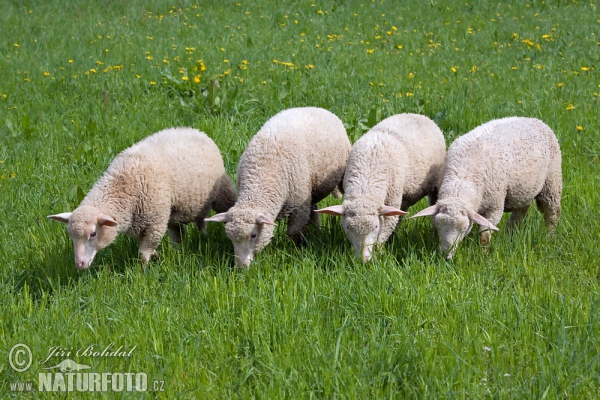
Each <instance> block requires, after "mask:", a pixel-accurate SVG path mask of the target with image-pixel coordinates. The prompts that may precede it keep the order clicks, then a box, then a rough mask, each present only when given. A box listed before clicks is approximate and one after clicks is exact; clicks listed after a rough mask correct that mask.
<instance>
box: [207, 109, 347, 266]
mask: <svg viewBox="0 0 600 400" xmlns="http://www.w3.org/2000/svg"><path fill="white" fill-rule="evenodd" d="M350 147H351V145H350V140H349V139H348V135H347V134H346V130H345V129H344V125H343V124H342V121H340V119H339V118H338V117H336V116H335V115H333V114H332V113H331V112H329V111H327V110H324V109H321V108H315V107H306V108H291V109H288V110H285V111H282V112H280V113H279V114H277V115H275V116H274V117H272V118H271V119H269V120H268V121H267V122H266V123H265V124H264V126H263V127H262V128H261V129H260V131H258V133H257V134H256V135H255V136H254V137H253V138H252V140H250V143H248V147H247V148H246V150H245V151H244V154H242V157H241V159H240V163H239V166H238V192H239V196H238V201H237V203H236V204H235V206H233V207H232V208H231V209H230V210H229V211H228V212H226V213H221V214H217V215H215V216H213V217H212V218H207V219H206V221H214V222H226V224H225V231H226V232H227V236H229V238H230V239H231V241H232V242H233V247H234V251H235V256H236V263H237V265H238V266H239V267H240V268H246V267H248V266H249V265H250V262H251V261H252V260H253V258H254V256H255V255H256V253H257V252H258V251H260V250H261V249H263V248H264V247H265V246H266V245H267V244H269V242H270V241H271V238H272V237H273V232H274V230H275V223H274V222H273V221H274V220H275V219H282V218H284V217H288V227H287V233H288V235H289V236H291V237H292V239H294V241H295V242H296V243H298V242H299V241H300V240H301V239H302V230H303V228H304V227H305V226H306V224H307V222H308V221H309V219H312V220H313V221H315V222H317V223H318V215H317V214H315V213H314V209H315V205H316V203H317V202H319V201H320V200H322V199H323V198H325V197H326V196H327V195H328V194H330V193H332V192H333V191H335V189H336V187H338V186H339V185H341V181H342V179H343V175H344V168H345V167H346V161H347V160H348V154H349V153H350Z"/></svg>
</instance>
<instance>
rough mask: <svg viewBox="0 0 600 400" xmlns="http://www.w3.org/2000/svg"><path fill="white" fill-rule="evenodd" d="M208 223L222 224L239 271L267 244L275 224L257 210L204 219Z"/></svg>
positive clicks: (240, 211) (228, 213)
mask: <svg viewBox="0 0 600 400" xmlns="http://www.w3.org/2000/svg"><path fill="white" fill-rule="evenodd" d="M205 221H208V222H224V223H225V233H226V234H227V237H229V239H231V241H232V243H233V250H234V252H235V263H236V265H237V266H238V268H240V269H246V268H248V267H249V266H250V263H251V262H252V260H254V256H255V255H256V253H258V252H259V251H260V250H262V249H263V248H264V247H265V246H266V245H268V244H269V242H270V241H271V238H272V237H273V233H274V231H275V223H274V222H273V221H272V220H271V219H270V218H269V217H267V216H266V215H265V213H263V212H261V211H257V210H239V209H236V208H235V207H234V208H231V209H230V210H229V211H227V212H224V213H220V214H216V215H214V216H212V217H210V218H206V219H205Z"/></svg>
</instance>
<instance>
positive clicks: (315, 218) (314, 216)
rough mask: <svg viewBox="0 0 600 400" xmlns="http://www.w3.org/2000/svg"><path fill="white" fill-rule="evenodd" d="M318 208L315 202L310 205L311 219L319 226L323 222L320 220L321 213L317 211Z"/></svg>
mask: <svg viewBox="0 0 600 400" xmlns="http://www.w3.org/2000/svg"><path fill="white" fill-rule="evenodd" d="M316 209H317V205H316V204H313V205H311V207H310V220H311V221H312V223H313V224H315V226H316V227H317V229H318V228H320V227H321V222H320V221H319V214H318V213H316V212H315V210H316Z"/></svg>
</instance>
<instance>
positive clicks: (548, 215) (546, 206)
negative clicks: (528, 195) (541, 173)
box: [535, 162, 562, 232]
mask: <svg viewBox="0 0 600 400" xmlns="http://www.w3.org/2000/svg"><path fill="white" fill-rule="evenodd" d="M561 195H562V173H561V170H560V162H559V163H555V165H554V166H553V168H552V169H551V171H550V173H549V174H548V177H547V178H546V182H545V183H544V187H542V191H541V192H540V194H538V195H537V196H536V198H535V203H536V205H537V208H538V209H539V210H540V211H541V213H542V214H544V221H545V222H546V226H548V228H549V229H550V231H552V232H554V230H555V229H556V224H557V223H558V218H559V217H560V210H561V206H560V198H561Z"/></svg>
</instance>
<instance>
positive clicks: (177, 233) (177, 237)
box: [167, 222, 185, 244]
mask: <svg viewBox="0 0 600 400" xmlns="http://www.w3.org/2000/svg"><path fill="white" fill-rule="evenodd" d="M167 232H168V233H169V238H170V239H171V243H174V244H180V243H181V238H182V237H184V236H185V225H183V224H180V223H177V222H169V225H168V229H167Z"/></svg>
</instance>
